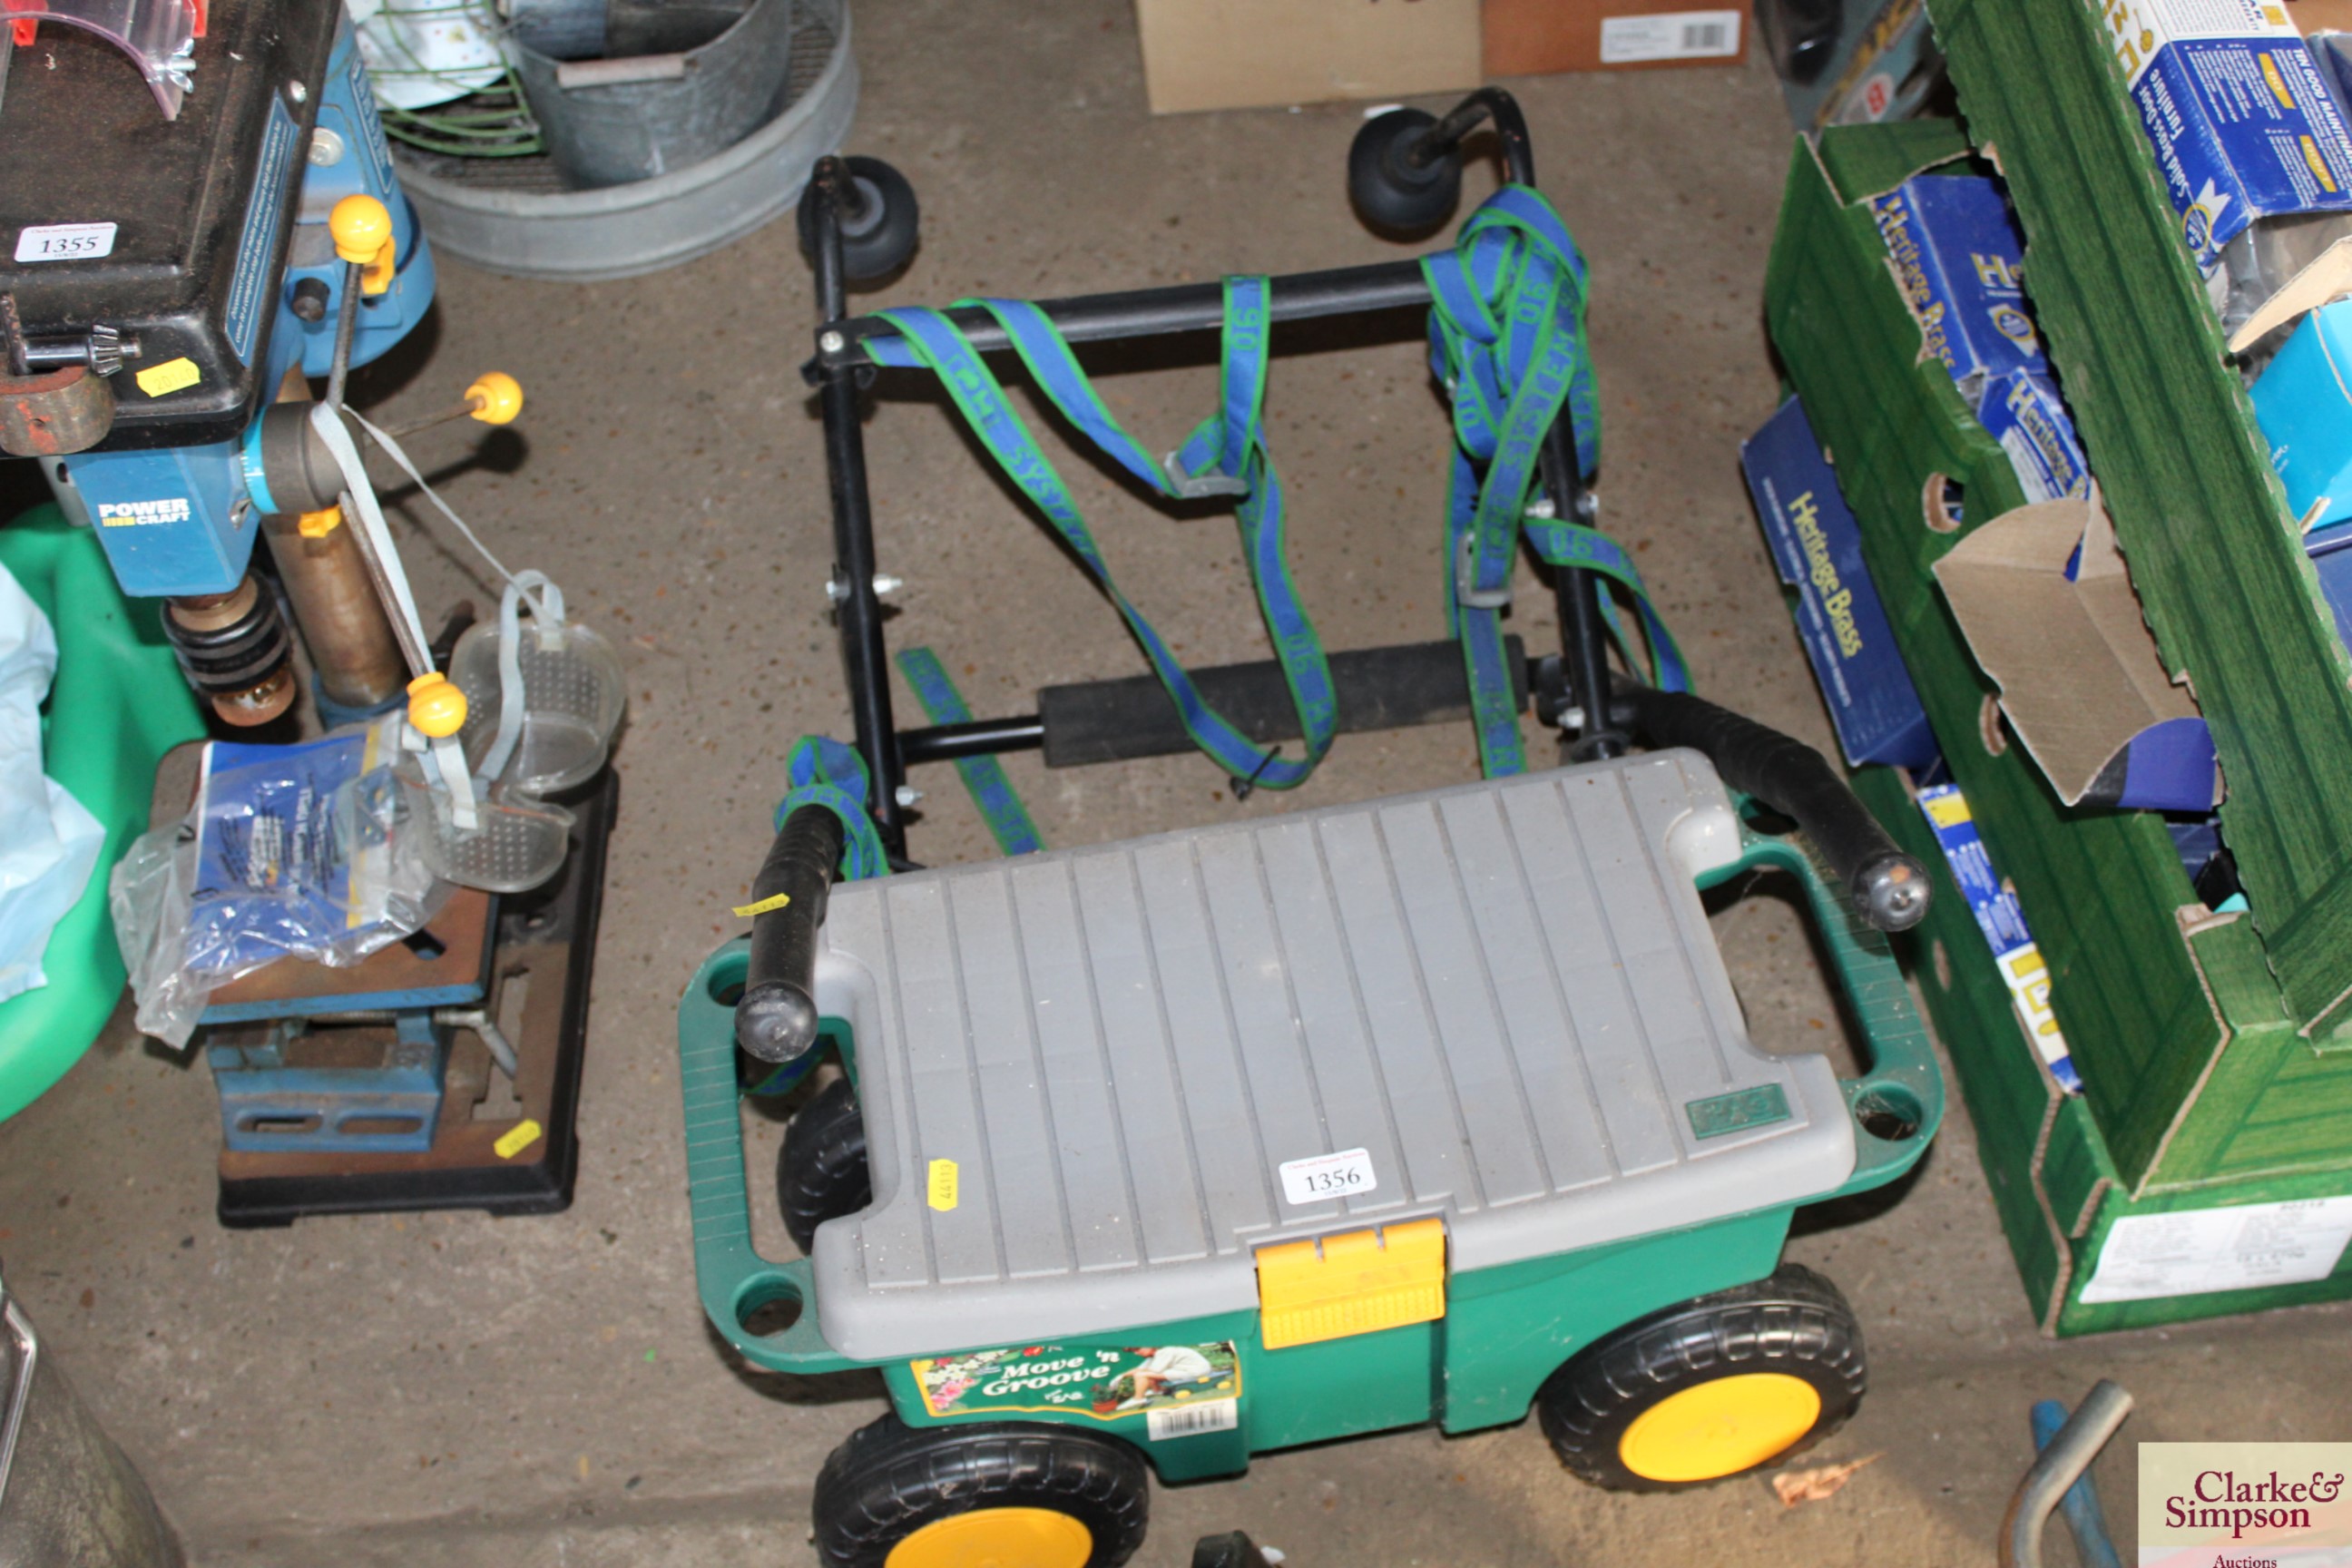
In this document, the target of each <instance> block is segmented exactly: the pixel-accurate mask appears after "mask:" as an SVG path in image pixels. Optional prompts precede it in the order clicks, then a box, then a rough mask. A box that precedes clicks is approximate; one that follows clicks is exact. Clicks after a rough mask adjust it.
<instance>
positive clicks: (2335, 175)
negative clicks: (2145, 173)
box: [2099, 0, 2352, 272]
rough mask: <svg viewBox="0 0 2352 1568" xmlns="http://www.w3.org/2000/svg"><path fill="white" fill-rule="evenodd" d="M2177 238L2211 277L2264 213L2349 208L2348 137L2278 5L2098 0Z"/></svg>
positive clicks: (2351, 145) (2268, 1) (2351, 154)
mask: <svg viewBox="0 0 2352 1568" xmlns="http://www.w3.org/2000/svg"><path fill="white" fill-rule="evenodd" d="M2099 9H2100V14H2101V16H2104V17H2105V21H2106V24H2107V34H2108V37H2109V39H2110V41H2111V42H2112V43H2113V44H2114V45H2115V50H2116V61H2117V63H2118V64H2120V65H2121V66H2122V67H2123V71H2124V79H2125V80H2126V83H2127V84H2128V85H2129V87H2130V89H2131V95H2132V98H2133V100H2134V101H2135V102H2137V104H2138V106H2139V113H2140V125H2141V128H2142V129H2143V130H2145V131H2146V132H2147V139H2148V142H2149V144H2150V145H2151V146H2152V147H2153V148H2154V149H2155V151H2156V162H2157V167H2158V171H2159V172H2160V173H2161V174H2162V175H2163V178H2164V184H2165V191H2166V194H2167V195H2169V196H2170V197H2171V199H2172V210H2173V211H2174V212H2176V213H2179V215H2180V237H2181V240H2182V242H2183V243H2184V244H2186V245H2187V246H2188V247H2189V254H2190V255H2192V256H2193V257H2195V258H2196V259H2197V265H2198V267H2199V268H2200V270H2202V271H2205V272H2210V271H2212V270H2213V268H2214V267H2215V266H2216V265H2217V264H2218V263H2219V262H2220V260H2221V247H2223V246H2225V245H2227V244H2229V243H2230V241H2231V239H2233V238H2235V237H2237V236H2238V235H2239V234H2240V233H2241V232H2242V230H2243V229H2244V228H2245V227H2246V226H2247V225H2248V224H2251V223H2252V222H2254V221H2255V220H2256V219H2258V218H2263V217H2273V216H2279V215H2281V214H2285V213H2302V212H2327V211H2338V210H2343V209H2346V208H2352V133H2347V131H2346V128H2345V123H2344V117H2343V116H2342V114H2340V113H2339V112H2338V111H2337V110H2336V103H2335V100H2334V99H2333V98H2331V97H2330V96H2329V94H2328V91H2327V88H2326V83H2325V81H2324V80H2323V79H2321V77H2320V74H2319V70H2318V68H2317V67H2316V66H2315V65H2314V64H2313V63H2312V58H2311V51H2310V50H2309V48H2307V47H2305V44H2304V41H2303V38H2302V37H2301V36H2300V35H2299V34H2298V33H2297V31H2296V29H2295V26H2294V23H2293V22H2292V21H2290V20H2289V19H2288V17H2287V13H2286V7H2285V6H2284V5H2281V4H2278V3H2277V0H2101V4H2100V7H2099Z"/></svg>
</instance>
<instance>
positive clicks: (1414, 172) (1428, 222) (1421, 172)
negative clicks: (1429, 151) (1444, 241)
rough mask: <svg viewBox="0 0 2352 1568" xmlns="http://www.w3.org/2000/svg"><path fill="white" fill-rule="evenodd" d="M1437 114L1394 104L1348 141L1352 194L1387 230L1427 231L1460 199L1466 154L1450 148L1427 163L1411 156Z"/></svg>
mask: <svg viewBox="0 0 2352 1568" xmlns="http://www.w3.org/2000/svg"><path fill="white" fill-rule="evenodd" d="M1436 123H1437V117H1436V116H1435V115H1433V114H1430V113H1427V112H1426V111H1424V110H1418V109H1391V110H1389V111H1388V112H1387V113H1386V114H1382V115H1378V116H1375V117H1374V118H1372V119H1370V120H1367V121H1364V127H1363V129H1362V130H1360V131H1359V132H1356V139H1355V141H1354V142H1351V143H1349V147H1348V199H1349V201H1351V202H1353V203H1355V204H1356V212H1357V215H1358V216H1360V217H1361V218H1362V219H1363V220H1364V221H1365V222H1366V223H1367V224H1369V225H1370V226H1372V227H1373V228H1374V229H1376V230H1378V231H1380V232H1381V233H1383V234H1395V235H1400V236H1406V237H1411V236H1414V235H1423V234H1427V233H1428V232H1429V231H1430V230H1431V229H1433V228H1435V227H1436V226H1438V225H1439V224H1442V223H1444V221H1445V220H1446V219H1447V218H1449V217H1451V216H1453V215H1454V207H1455V205H1457V204H1459V203H1460V201H1461V200H1462V154H1461V153H1459V152H1458V151H1455V150H1454V149H1451V148H1449V149H1448V150H1447V151H1446V152H1445V153H1444V156H1442V157H1437V158H1432V159H1431V160H1430V161H1429V162H1428V163H1425V164H1416V163H1413V162H1412V153H1413V150H1414V149H1415V148H1417V147H1419V146H1420V145H1421V143H1422V141H1423V138H1424V137H1426V136H1427V135H1428V134H1429V128H1430V127H1431V126H1433V125H1435V124H1436Z"/></svg>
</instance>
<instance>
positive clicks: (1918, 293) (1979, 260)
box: [1870, 174, 2050, 407]
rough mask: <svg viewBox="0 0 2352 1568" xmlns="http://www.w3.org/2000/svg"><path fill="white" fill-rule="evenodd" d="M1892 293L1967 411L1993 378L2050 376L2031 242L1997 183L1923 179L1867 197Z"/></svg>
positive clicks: (1970, 177)
mask: <svg viewBox="0 0 2352 1568" xmlns="http://www.w3.org/2000/svg"><path fill="white" fill-rule="evenodd" d="M1870 211H1871V215H1872V216H1874V218H1876V219H1877V222H1878V235H1879V237H1880V238H1881V239H1882V240H1884V241H1885V245H1886V255H1887V258H1888V259H1889V260H1890V261H1891V262H1892V263H1893V264H1894V268H1895V287H1896V288H1898V289H1901V290H1902V291H1903V301H1904V303H1905V304H1906V305H1909V306H1910V307H1911V314H1912V316H1913V318H1914V319H1915V320H1916V321H1918V323H1919V332H1920V336H1921V338H1922V340H1923V343H1924V352H1926V353H1929V354H1932V355H1934V356H1935V357H1936V358H1937V359H1939V360H1942V361H1943V362H1944V363H1945V365H1946V367H1947V368H1948V369H1949V370H1950V371H1951V373H1952V380H1953V381H1954V382H1955V383H1956V384H1958V386H1959V389H1960V395H1961V396H1963V397H1965V398H1967V399H1968V400H1969V405H1970V406H1971V407H1974V406H1976V405H1979V403H1980V402H1981V401H1982V399H1983V396H1984V390H1985V384H1986V383H1987V382H1989V381H1991V380H1992V379H1994V378H1995V377H1999V376H2007V375H2014V374H2025V373H2030V374H2035V375H2047V374H2050V362H2049V361H2048V360H2047V359H2045V358H2043V357H2042V340H2041V338H2040V336H2039V335H2037V334H2036V333H2035V331H2034V330H2033V318H2032V316H2030V315H2028V314H2027V313H2026V300H2025V280H2024V276H2023V275H2024V270H2025V267H2024V263H2025V240H2024V237H2022V236H2021V235H2020V234H2019V233H2018V232H2017V226H2016V225H2015V224H2014V223H2012V222H2011V220H2010V216H2009V204H2008V202H2006V201H2005V200H2003V199H2002V197H2001V194H2000V185H1999V184H1996V183H1995V182H1993V181H1991V180H1989V179H1984V178H1981V177H1979V176H1976V175H1971V174H1927V175H1921V176H1920V177H1918V178H1916V179H1909V180H1906V181H1904V182H1903V184H1900V185H1898V186H1896V187H1895V189H1894V190H1892V191H1889V192H1887V193H1886V194H1885V195H1882V196H1874V197H1873V198H1872V199H1871V203H1870Z"/></svg>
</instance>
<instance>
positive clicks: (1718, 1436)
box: [1536, 1263, 1869, 1492]
mask: <svg viewBox="0 0 2352 1568" xmlns="http://www.w3.org/2000/svg"><path fill="white" fill-rule="evenodd" d="M1868 1382H1869V1378H1868V1375H1867V1373H1865V1371H1864V1364H1863V1352H1862V1327H1861V1325H1860V1324H1859V1323H1857V1322H1855V1321H1854V1316H1853V1308H1851V1307H1849V1306H1847V1305H1846V1303H1845V1298H1844V1297H1843V1296H1841V1295H1839V1294H1838V1290H1837V1287H1836V1286H1834V1285H1832V1284H1831V1283H1830V1282H1829V1281H1828V1280H1826V1279H1822V1277H1821V1276H1820V1275H1818V1274H1816V1273H1814V1272H1813V1271H1812V1270H1811V1269H1810V1268H1800V1267H1799V1266H1797V1265H1796V1264H1793V1263H1791V1264H1784V1265H1782V1266H1781V1268H1780V1269H1779V1270H1777V1271H1776V1272H1775V1273H1773V1274H1772V1275H1771V1276H1770V1277H1769V1279H1759V1280H1758V1281H1757V1282H1756V1283H1754V1284H1752V1285H1741V1286H1738V1287H1736V1288H1734V1289H1729V1290H1717V1291H1716V1292H1715V1293H1714V1294H1712V1295H1707V1296H1699V1297H1696V1298H1694V1299H1692V1300H1688V1301H1685V1302H1683V1303H1682V1304H1681V1305H1679V1306H1675V1307H1669V1308H1667V1309H1666V1310H1664V1311H1663V1312H1655V1313H1653V1314H1651V1315H1650V1316H1649V1317H1647V1318H1643V1319H1641V1320H1640V1321H1636V1322H1632V1323H1628V1324H1627V1325H1626V1326H1625V1327H1623V1328H1622V1329H1619V1330H1617V1331H1615V1332H1613V1333H1611V1334H1607V1335H1604V1336H1603V1337H1602V1338H1601V1339H1600V1340H1599V1341H1597V1342H1594V1343H1593V1344H1591V1345H1590V1346H1588V1347H1586V1348H1585V1349H1584V1350H1582V1351H1580V1352H1578V1353H1577V1354H1576V1355H1574V1356H1572V1357H1570V1359H1569V1361H1568V1363H1567V1364H1566V1365H1564V1366H1562V1367H1561V1368H1560V1369H1559V1371H1558V1372H1556V1373H1552V1374H1551V1376H1550V1377H1549V1379H1547V1380H1546V1381H1545V1383H1544V1385H1543V1387H1542V1389H1541V1390H1539V1391H1538V1393H1537V1394H1536V1410H1537V1413H1538V1415H1539V1416H1540V1417H1541V1418H1542V1421H1543V1429H1544V1436H1547V1437H1549V1438H1550V1439H1551V1446H1552V1451H1553V1452H1554V1453H1556V1454H1558V1455H1559V1458H1560V1462H1561V1463H1562V1464H1564V1465H1566V1466H1567V1467H1568V1468H1570V1470H1572V1471H1574V1472H1575V1473H1576V1474H1577V1475H1578V1476H1580V1477H1581V1478H1583V1479H1585V1480H1588V1481H1591V1483H1592V1484H1593V1485H1595V1486H1599V1487H1605V1488H1607V1489H1610V1490H1612V1491H1635V1492H1661V1491H1678V1490H1681V1489H1684V1488H1686V1487H1694V1486H1703V1485H1705V1484H1706V1483H1707V1482H1709V1481H1719V1480H1723V1479H1727V1478H1728V1477H1731V1476H1738V1475H1744V1474H1746V1473H1747V1472H1748V1471H1750V1470H1754V1469H1759V1468H1762V1467H1764V1466H1766V1465H1769V1464H1772V1463H1774V1462H1775V1461H1776V1460H1779V1459H1782V1458H1787V1457H1788V1456H1789V1455H1790V1454H1794V1453H1796V1452H1798V1451H1799V1450H1800V1449H1802V1448H1806V1447H1811V1445H1812V1444H1814V1443H1816V1442H1818V1441H1820V1440H1821V1439H1822V1438H1823V1437H1825V1436H1828V1435H1829V1434H1830V1433H1832V1432H1834V1431H1836V1430H1837V1429H1838V1427H1840V1426H1843V1425H1844V1423H1845V1421H1846V1418H1847V1417H1848V1416H1850V1415H1853V1413H1854V1410H1855V1408H1856V1407H1857V1406H1859V1405H1861V1403H1862V1394H1863V1390H1864V1387H1865V1386H1866V1385H1867V1384H1868Z"/></svg>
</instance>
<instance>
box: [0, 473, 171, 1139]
mask: <svg viewBox="0 0 2352 1568" xmlns="http://www.w3.org/2000/svg"><path fill="white" fill-rule="evenodd" d="M0 565H5V566H6V567H7V568H8V570H9V571H10V572H11V573H13V574H15V575H16V580H17V581H18V582H19V583H21V584H24V586H25V591H26V593H27V594H29V595H32V599H33V602H34V603H35V604H37V605H39V606H40V607H41V611H42V613H43V614H44V615H46V616H48V617H49V621H50V624H51V625H52V626H55V627H56V628H57V635H58V675H57V679H56V681H55V683H54V684H52V686H51V687H50V689H49V700H48V703H47V707H46V708H44V709H43V710H42V714H41V744H42V762H43V765H44V770H45V771H46V772H47V773H48V775H49V776H50V777H51V778H53V779H55V780H57V781H58V783H59V784H63V785H64V786H65V787H66V790H67V792H68V793H69V794H70V795H72V796H73V797H74V798H75V799H76V800H78V801H79V802H81V804H82V805H84V806H85V807H87V808H88V809H89V814H90V815H91V816H95V817H97V818H98V820H99V822H100V825H102V826H104V827H105V829H106V844H105V847H103V848H101V849H100V851H99V857H98V868H97V869H96V870H95V871H93V872H91V873H90V879H89V887H88V888H86V889H83V890H82V896H81V898H80V900H79V901H77V902H76V903H75V905H74V906H73V908H72V909H70V910H68V911H67V912H66V916H65V918H64V919H63V920H61V921H58V926H57V929H56V930H55V931H52V932H51V933H50V935H49V946H48V951H47V953H46V954H45V955H44V956H43V958H42V961H41V969H42V973H45V974H46V975H47V977H48V984H47V985H44V986H42V987H40V988H39V989H37V990H34V991H27V992H26V993H24V994H22V995H18V996H14V997H11V998H10V999H9V1000H7V1001H6V1002H0V1118H5V1117H10V1116H14V1115H15V1114H16V1112H17V1111H19V1110H23V1109H24V1108H25V1107H26V1106H27V1105H29V1104H31V1103H32V1102H33V1101H34V1100H37V1099H38V1098H39V1097H40V1095H41V1093H42V1092H43V1091H44V1090H46V1089H47V1088H48V1087H49V1086H50V1085H51V1084H53V1083H55V1082H57V1080H58V1079H60V1078H62V1077H64V1076H65V1073H66V1069H67V1068H70V1067H72V1066H73V1065H74V1063H76V1062H78V1061H79V1060H80V1059H81V1054H82V1053H83V1052H84V1051H86V1050H88V1049H89V1043H90V1042H91V1041H92V1040H94V1039H96V1038H97V1037H98V1032H99V1030H100V1029H101V1028H103V1027H104V1026H105V1025H106V1019H107V1015H108V1014H110V1013H111V1012H113V1011H114V1003H115V999H116V998H117V997H119V996H121V994H122V982H123V970H122V954H121V951H120V950H119V949H118V948H117V947H116V946H115V942H114V922H113V921H112V920H111V919H110V918H109V916H108V914H107V912H106V879H107V873H108V872H109V871H110V870H111V869H113V867H114V863H115V862H116V861H117V860H120V859H121V858H122V852H123V850H124V849H126V848H128V847H130V844H131V840H132V839H133V838H135V837H138V836H139V835H140V834H141V833H142V832H143V831H145V829H146V826H147V814H148V806H149V802H150V798H151V797H152V794H153V792H154V787H155V764H156V763H158V762H160V761H161V760H162V759H163V753H164V752H168V751H170V750H171V749H172V748H173V746H176V745H178V744H179V743H180V742H183V741H194V740H201V739H203V737H204V733H205V723H204V720H203V718H202V716H201V715H200V714H199V712H198V710H197V708H196V700H195V696H194V693H192V692H191V691H189V689H188V683H187V682H186V681H185V680H184V679H181V677H180V667H179V664H178V662H177V661H176V660H175V659H174V658H173V657H172V648H171V645H170V644H169V643H167V642H165V641H164V640H163V627H162V626H160V625H158V624H157V622H156V618H155V605H154V602H153V601H152V600H142V599H126V598H124V597H123V595H122V591H121V589H120V588H118V587H116V586H115V584H114V574H113V573H112V572H110V571H109V570H108V569H107V564H106V555H105V552H103V551H101V550H100V548H99V543H98V539H97V537H96V536H95V535H93V534H92V533H91V532H90V531H89V530H88V529H86V528H75V527H73V526H72V525H70V524H68V522H67V521H65V519H64V518H63V517H62V516H61V515H60V514H59V513H58V510H57V509H56V508H55V507H40V508H37V509H36V510H32V511H29V512H27V513H26V514H25V515H24V516H22V517H20V518H18V519H16V521H13V522H11V523H9V524H8V525H7V526H5V528H0Z"/></svg>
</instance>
